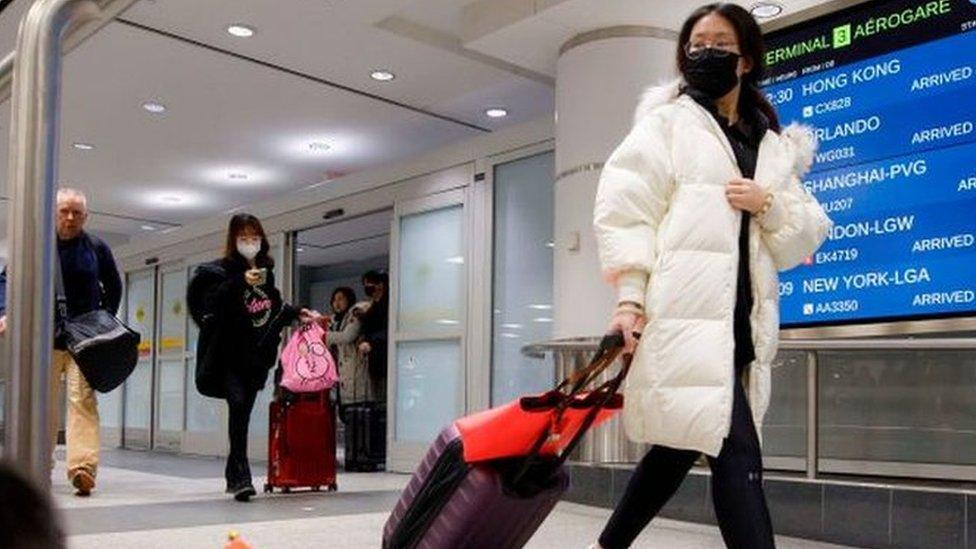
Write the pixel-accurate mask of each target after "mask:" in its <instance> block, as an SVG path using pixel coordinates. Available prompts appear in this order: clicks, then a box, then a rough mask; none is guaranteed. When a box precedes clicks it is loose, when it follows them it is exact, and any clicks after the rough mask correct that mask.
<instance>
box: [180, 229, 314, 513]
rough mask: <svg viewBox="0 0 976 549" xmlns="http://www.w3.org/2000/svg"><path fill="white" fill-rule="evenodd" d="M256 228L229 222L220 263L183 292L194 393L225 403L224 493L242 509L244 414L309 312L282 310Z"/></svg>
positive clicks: (249, 493) (245, 493)
mask: <svg viewBox="0 0 976 549" xmlns="http://www.w3.org/2000/svg"><path fill="white" fill-rule="evenodd" d="M269 250H270V244H269V243H268V238H267V236H266V235H265V232H264V228H263V226H262V225H261V221H260V220H259V219H258V218H256V217H254V216H253V215H250V214H246V213H241V214H237V215H235V216H234V217H233V218H231V220H230V226H229V228H228V230H227V240H226V244H225V248H224V257H223V258H221V259H218V260H216V261H213V262H211V263H207V264H204V265H201V266H200V267H199V268H198V269H197V270H196V272H195V273H194V275H193V279H192V280H191V281H190V284H189V287H188V289H187V303H188V304H189V306H190V313H191V315H192V317H193V320H194V321H195V322H196V323H197V325H198V326H199V327H200V336H199V340H198V344H197V361H198V362H197V372H196V384H197V389H198V390H199V391H200V392H201V393H202V394H204V395H206V396H210V397H214V398H222V399H224V400H226V401H227V408H228V411H229V414H228V425H227V431H228V436H229V438H230V453H229V455H228V456H227V466H226V468H225V470H224V476H225V479H226V481H227V493H230V494H233V496H234V499H236V500H237V501H241V502H246V501H249V500H250V499H251V497H253V496H254V495H255V494H256V493H257V492H256V491H255V489H254V485H253V483H252V479H251V468H250V465H249V463H248V460H247V437H248V427H249V424H250V419H251V410H252V409H253V408H254V401H255V399H256V398H257V394H258V391H260V390H262V389H263V388H264V386H265V383H266V382H267V377H268V371H269V370H270V369H271V368H272V367H273V366H274V365H275V362H276V360H277V356H278V347H279V345H280V343H281V331H282V330H283V329H284V328H285V327H286V326H287V325H288V324H290V323H291V322H293V321H294V320H296V319H300V320H301V321H302V322H309V321H311V320H312V319H313V313H312V312H311V311H308V310H306V309H301V310H299V309H296V308H295V307H292V306H291V305H289V304H287V303H284V302H283V301H282V298H281V292H279V291H278V289H277V288H276V287H275V279H274V260H273V259H272V258H271V256H270V255H269Z"/></svg>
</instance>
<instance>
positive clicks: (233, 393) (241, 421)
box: [224, 379, 257, 488]
mask: <svg viewBox="0 0 976 549" xmlns="http://www.w3.org/2000/svg"><path fill="white" fill-rule="evenodd" d="M256 398H257V391H254V390H253V389H251V388H250V387H248V386H247V383H245V382H243V381H242V380H238V379H232V380H228V382H227V408H228V411H229V412H230V413H229V414H228V420H227V434H228V436H229V437H230V454H228V455H227V467H226V468H225V469H224V477H225V478H226V479H227V486H228V487H229V488H240V487H241V486H242V485H244V484H245V483H246V484H250V483H251V466H250V465H249V464H248V462H247V430H248V426H249V424H250V423H251V410H252V409H254V400H255V399H256Z"/></svg>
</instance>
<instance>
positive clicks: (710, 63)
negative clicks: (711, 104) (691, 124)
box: [684, 48, 739, 99]
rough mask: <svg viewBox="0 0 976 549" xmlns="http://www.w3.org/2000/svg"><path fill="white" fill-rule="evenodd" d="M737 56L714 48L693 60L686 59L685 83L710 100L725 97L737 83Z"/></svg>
mask: <svg viewBox="0 0 976 549" xmlns="http://www.w3.org/2000/svg"><path fill="white" fill-rule="evenodd" d="M738 64H739V55H738V54H736V53H731V52H727V51H723V50H717V49H715V48H706V49H704V50H702V51H700V52H698V53H697V55H696V56H695V57H694V58H691V57H688V61H687V65H686V67H685V74H684V77H685V81H686V82H688V85H689V86H691V87H692V88H694V89H696V90H698V91H700V92H702V93H704V94H705V95H707V96H708V97H710V98H712V99H718V98H720V97H723V96H725V95H726V94H728V93H729V92H730V91H732V90H734V89H735V86H736V85H737V84H738V83H739V75H737V74H736V72H735V71H736V68H737V67H738Z"/></svg>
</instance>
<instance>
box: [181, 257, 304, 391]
mask: <svg viewBox="0 0 976 549" xmlns="http://www.w3.org/2000/svg"><path fill="white" fill-rule="evenodd" d="M260 267H262V268H265V269H267V273H268V277H267V281H266V282H265V284H262V285H260V286H253V287H252V286H250V285H249V284H247V283H246V282H245V281H244V273H245V272H246V271H247V269H248V266H247V264H246V263H244V262H242V261H239V260H235V259H227V258H225V259H219V260H217V261H212V262H210V263H205V264H203V265H201V266H199V267H198V268H197V269H196V271H195V272H194V274H193V278H192V279H191V280H190V284H189V287H188V289H187V304H188V305H189V308H190V315H191V316H192V317H193V321H194V322H196V324H197V326H198V327H199V328H200V335H199V338H198V340H197V365H196V385H197V390H198V391H199V392H200V394H202V395H205V396H209V397H214V398H225V397H226V394H227V390H226V384H227V381H228V379H230V378H231V376H232V377H234V378H236V379H241V378H243V379H244V380H245V381H246V382H247V384H248V386H249V387H251V388H252V389H253V390H255V391H259V390H261V389H263V388H264V385H265V383H266V381H267V378H268V370H270V369H271V368H272V367H273V366H274V365H275V362H276V360H277V357H278V348H279V346H280V345H281V331H282V329H283V328H284V327H285V326H287V325H289V324H291V323H292V322H293V321H294V320H295V319H297V318H298V310H297V309H296V308H295V307H292V306H291V305H289V304H287V303H284V301H283V300H282V298H281V292H280V291H278V289H277V288H276V287H275V284H274V272H273V270H272V269H273V267H274V265H273V263H271V262H270V261H269V262H268V263H267V264H266V265H261V266H260Z"/></svg>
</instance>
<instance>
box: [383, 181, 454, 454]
mask: <svg viewBox="0 0 976 549" xmlns="http://www.w3.org/2000/svg"><path fill="white" fill-rule="evenodd" d="M428 205H429V209H428V208H424V206H428ZM418 208H419V209H413V210H408V211H406V212H403V213H401V214H399V219H398V222H397V223H398V231H397V232H398V235H397V243H398V245H397V248H396V254H397V256H396V257H397V271H396V276H397V281H396V282H397V286H396V288H397V319H396V327H397V329H396V343H395V347H394V350H395V353H396V355H395V357H396V358H395V361H396V362H395V369H396V371H395V373H393V374H392V375H394V376H395V387H396V394H395V398H394V407H395V409H394V429H393V431H394V438H395V440H396V441H397V442H398V443H406V444H408V445H410V444H416V445H423V444H426V443H428V442H430V441H431V440H432V439H433V438H434V437H435V435H436V434H437V432H438V431H440V429H441V428H443V427H444V425H446V424H447V423H449V422H451V421H452V420H453V419H455V418H456V417H457V416H458V415H460V414H461V413H462V412H463V411H464V383H465V375H464V365H465V361H464V357H463V351H462V349H463V341H464V340H463V333H464V330H465V324H466V323H465V314H466V306H465V303H466V300H467V292H466V290H465V288H466V285H465V281H466V277H465V273H466V271H465V246H464V234H465V231H464V206H463V204H462V203H460V201H459V202H457V203H453V204H452V203H450V200H445V199H444V198H443V197H442V198H440V199H431V200H428V201H427V202H422V203H421V204H420V205H419V206H418Z"/></svg>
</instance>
